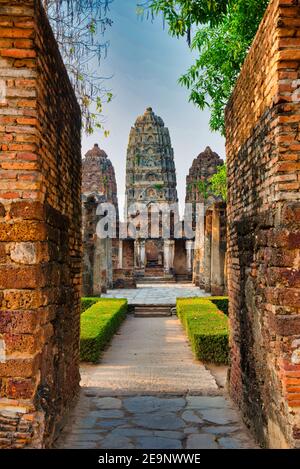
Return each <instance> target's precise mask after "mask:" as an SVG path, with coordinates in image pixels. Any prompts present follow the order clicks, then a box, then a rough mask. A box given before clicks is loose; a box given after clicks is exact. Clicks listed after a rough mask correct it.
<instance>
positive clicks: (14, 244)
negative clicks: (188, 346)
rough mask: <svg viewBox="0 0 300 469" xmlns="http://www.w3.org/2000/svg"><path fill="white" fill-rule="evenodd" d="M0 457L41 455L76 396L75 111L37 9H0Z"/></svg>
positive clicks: (26, 1)
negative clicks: (6, 451) (0, 451)
mask: <svg viewBox="0 0 300 469" xmlns="http://www.w3.org/2000/svg"><path fill="white" fill-rule="evenodd" d="M0 80H2V82H1V83H2V86H4V84H5V87H6V99H4V100H2V102H1V104H0V132H1V141H0V145H1V151H0V308H1V309H0V341H1V343H2V348H3V345H4V347H5V351H6V360H5V358H4V357H3V354H2V356H1V354H0V422H1V437H0V448H1V447H17V448H20V447H42V446H49V445H50V444H51V442H52V440H53V438H54V433H55V431H57V430H58V428H59V425H61V424H62V422H63V417H64V415H66V411H67V409H68V407H69V406H70V405H71V404H72V402H73V400H74V398H75V397H76V395H77V392H78V387H79V372H78V360H79V356H78V355H79V354H78V349H79V346H78V344H79V303H80V283H81V272H80V270H81V269H80V265H81V227H80V226H81V203H80V189H81V187H80V186H81V148H80V127H81V123H80V110H79V107H78V104H77V102H76V99H75V96H74V93H73V90H72V87H71V85H70V82H69V80H68V76H67V73H66V70H65V68H64V65H63V62H62V60H61V57H60V54H59V52H58V48H57V45H56V43H55V40H54V37H53V34H52V31H51V29H50V27H49V24H48V21H47V19H46V16H45V14H44V11H43V10H42V9H41V5H40V1H34V0H21V1H12V0H10V1H4V0H0Z"/></svg>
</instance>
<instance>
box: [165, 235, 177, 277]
mask: <svg viewBox="0 0 300 469" xmlns="http://www.w3.org/2000/svg"><path fill="white" fill-rule="evenodd" d="M174 256H175V241H174V240H170V239H166V240H165V241H164V271H165V274H167V275H170V274H172V271H173V267H174Z"/></svg>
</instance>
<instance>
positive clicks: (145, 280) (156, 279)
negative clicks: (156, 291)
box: [136, 275, 176, 285]
mask: <svg viewBox="0 0 300 469" xmlns="http://www.w3.org/2000/svg"><path fill="white" fill-rule="evenodd" d="M153 283H155V284H161V283H176V279H175V278H174V277H161V276H148V275H147V276H146V277H140V278H138V277H137V279H136V284H137V285H145V284H153Z"/></svg>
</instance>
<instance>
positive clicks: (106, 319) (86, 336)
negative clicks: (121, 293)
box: [80, 298, 127, 363]
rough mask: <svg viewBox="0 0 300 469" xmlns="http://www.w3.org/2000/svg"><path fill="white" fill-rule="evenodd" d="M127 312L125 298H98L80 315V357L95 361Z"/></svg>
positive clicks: (83, 359)
mask: <svg viewBox="0 0 300 469" xmlns="http://www.w3.org/2000/svg"><path fill="white" fill-rule="evenodd" d="M126 312H127V300H122V299H114V298H98V301H97V303H96V304H94V305H93V306H91V307H90V308H89V309H87V310H86V311H85V312H84V313H82V315H81V326H80V329H81V330H80V359H81V360H82V361H86V362H93V363H95V362H97V361H98V360H99V358H100V354H101V351H102V350H103V349H104V347H105V345H106V344H107V343H108V342H109V341H110V339H111V338H112V336H113V335H114V334H115V332H116V331H117V329H118V328H119V326H120V324H121V322H122V321H123V319H125V316H126Z"/></svg>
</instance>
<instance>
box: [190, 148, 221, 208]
mask: <svg viewBox="0 0 300 469" xmlns="http://www.w3.org/2000/svg"><path fill="white" fill-rule="evenodd" d="M222 164H224V161H223V160H222V159H221V158H220V156H219V155H218V154H217V153H215V152H214V151H212V150H211V148H210V147H206V148H205V150H204V151H203V152H202V153H200V154H199V155H198V156H197V158H195V159H194V161H193V163H192V166H191V167H190V170H189V174H188V176H187V178H186V199H185V201H186V203H188V202H190V203H193V202H203V201H204V197H203V195H202V194H201V192H199V190H198V188H197V182H198V181H200V180H202V181H208V179H209V178H210V177H211V176H212V175H213V174H215V173H216V172H217V167H218V166H221V165H222Z"/></svg>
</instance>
